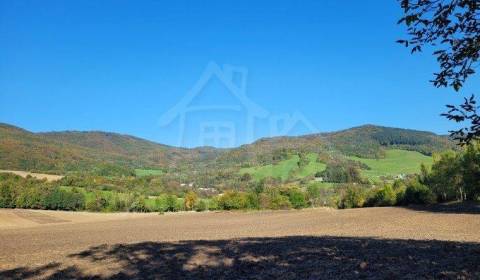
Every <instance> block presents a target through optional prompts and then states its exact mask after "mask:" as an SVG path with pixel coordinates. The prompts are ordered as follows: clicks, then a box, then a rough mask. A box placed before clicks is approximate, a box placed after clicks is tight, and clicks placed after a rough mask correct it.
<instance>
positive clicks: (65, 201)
mask: <svg viewBox="0 0 480 280" xmlns="http://www.w3.org/2000/svg"><path fill="white" fill-rule="evenodd" d="M84 206H85V197H84V196H83V194H81V193H77V192H72V191H66V190H61V189H59V188H55V189H54V190H53V191H51V192H50V193H49V194H48V195H47V196H46V197H45V200H44V207H45V209H51V210H80V209H83V208H84Z"/></svg>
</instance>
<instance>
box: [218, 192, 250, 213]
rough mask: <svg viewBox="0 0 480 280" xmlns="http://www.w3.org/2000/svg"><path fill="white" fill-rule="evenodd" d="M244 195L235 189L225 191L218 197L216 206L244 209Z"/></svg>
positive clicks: (224, 208)
mask: <svg viewBox="0 0 480 280" xmlns="http://www.w3.org/2000/svg"><path fill="white" fill-rule="evenodd" d="M246 205H247V200H246V196H245V195H244V194H243V193H240V192H237V191H227V192H225V193H224V194H223V195H221V196H220V197H219V198H218V207H219V208H220V209H223V210H238V209H245V208H246Z"/></svg>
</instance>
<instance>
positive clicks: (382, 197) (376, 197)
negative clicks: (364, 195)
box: [365, 185, 397, 206]
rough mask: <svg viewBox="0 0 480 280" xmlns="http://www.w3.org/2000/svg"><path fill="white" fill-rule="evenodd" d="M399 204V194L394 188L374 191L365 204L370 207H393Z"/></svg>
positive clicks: (384, 187) (386, 186)
mask: <svg viewBox="0 0 480 280" xmlns="http://www.w3.org/2000/svg"><path fill="white" fill-rule="evenodd" d="M396 203H397V194H396V192H395V191H394V190H393V188H392V186H390V185H385V186H383V187H382V188H378V189H374V190H372V194H371V195H370V197H369V198H368V200H367V202H366V203H365V204H366V205H368V206H393V205H395V204H396Z"/></svg>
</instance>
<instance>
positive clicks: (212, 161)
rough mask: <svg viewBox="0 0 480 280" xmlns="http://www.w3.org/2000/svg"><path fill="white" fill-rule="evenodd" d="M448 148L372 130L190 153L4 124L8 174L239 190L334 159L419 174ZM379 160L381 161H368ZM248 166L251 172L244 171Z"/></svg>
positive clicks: (0, 133) (408, 134)
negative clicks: (239, 179) (151, 180)
mask: <svg viewBox="0 0 480 280" xmlns="http://www.w3.org/2000/svg"><path fill="white" fill-rule="evenodd" d="M390 149H397V150H409V151H415V152H416V153H413V155H416V156H417V157H418V158H415V157H413V156H410V157H405V158H402V157H401V156H400V155H398V156H396V155H394V154H392V152H390V151H389V150H390ZM447 149H456V146H455V144H454V143H453V142H452V141H450V140H449V139H448V138H446V137H444V136H439V135H436V134H433V133H430V132H422V131H416V130H408V129H399V128H388V127H380V126H372V125H367V126H361V127H356V128H351V129H347V130H342V131H339V132H331V133H321V134H313V135H305V136H298V137H274V138H265V139H261V140H258V141H256V142H254V143H252V144H248V145H243V146H241V147H238V148H233V149H217V148H212V147H201V148H195V149H187V148H178V147H171V146H166V145H162V144H158V143H155V142H152V141H148V140H144V139H140V138H137V137H134V136H129V135H123V134H118V133H111V132H100V131H92V132H79V131H64V132H49V133H32V132H29V131H26V130H24V129H21V128H18V127H14V126H11V125H7V124H0V169H7V170H25V171H35V172H40V173H56V174H66V173H70V172H91V173H94V174H97V175H100V176H132V175H135V174H136V175H137V176H140V177H141V176H146V175H158V174H160V172H158V171H155V172H153V173H152V171H150V170H163V172H162V175H164V177H165V176H166V177H168V178H166V179H168V180H170V181H172V182H177V183H178V182H180V181H182V182H184V181H188V182H194V183H196V184H197V185H222V187H228V186H231V184H232V183H235V180H236V178H235V176H239V175H241V174H245V173H249V174H251V175H252V176H253V177H254V178H255V179H257V180H260V179H262V178H266V177H273V178H279V179H282V180H287V179H302V178H305V177H308V176H312V175H314V174H315V173H317V172H319V171H322V170H324V169H325V163H327V162H328V161H335V160H337V161H338V160H340V161H341V159H345V157H354V158H352V159H356V160H358V161H361V162H364V163H366V164H369V165H372V169H371V170H368V171H364V174H365V176H368V177H378V176H382V175H390V174H397V173H410V172H416V171H417V168H418V165H419V164H418V162H423V161H427V160H426V159H425V158H426V156H429V155H431V154H432V153H433V152H436V151H443V150H447ZM299 154H302V155H307V159H306V160H305V159H303V160H302V162H301V163H299V157H298V155H299ZM407 154H408V153H407ZM296 155H297V156H296ZM408 155H410V154H408ZM422 155H425V156H424V157H422ZM318 157H319V158H320V160H317V158H318ZM392 157H393V158H392ZM375 158H379V159H380V160H379V161H375V160H368V159H375ZM397 160H398V161H400V162H399V163H398V164H397V163H395V161H397ZM392 161H393V162H394V163H392ZM403 165H405V166H403ZM244 166H249V168H243V169H241V167H244ZM135 169H138V170H137V171H135ZM141 170H145V171H141ZM239 170H240V172H239ZM154 173H155V174H154Z"/></svg>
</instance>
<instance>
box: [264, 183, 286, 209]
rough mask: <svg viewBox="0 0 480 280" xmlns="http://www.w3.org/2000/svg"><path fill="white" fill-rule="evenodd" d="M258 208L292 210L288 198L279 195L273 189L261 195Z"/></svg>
mask: <svg viewBox="0 0 480 280" xmlns="http://www.w3.org/2000/svg"><path fill="white" fill-rule="evenodd" d="M260 206H261V208H264V209H272V210H278V209H290V208H292V204H291V203H290V200H289V199H288V196H285V195H283V194H281V193H280V191H279V190H278V189H275V188H271V189H268V190H267V191H266V192H265V193H262V194H261V196H260Z"/></svg>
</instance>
